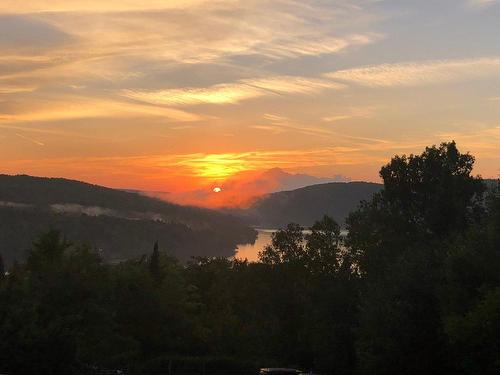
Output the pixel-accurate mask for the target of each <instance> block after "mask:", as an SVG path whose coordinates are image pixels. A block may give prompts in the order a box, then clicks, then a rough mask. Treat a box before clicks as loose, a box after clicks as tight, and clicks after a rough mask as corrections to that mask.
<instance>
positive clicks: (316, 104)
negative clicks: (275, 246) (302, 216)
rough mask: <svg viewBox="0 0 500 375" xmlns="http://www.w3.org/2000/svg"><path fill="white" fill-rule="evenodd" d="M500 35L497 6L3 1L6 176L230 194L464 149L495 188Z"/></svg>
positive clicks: (370, 0)
mask: <svg viewBox="0 0 500 375" xmlns="http://www.w3.org/2000/svg"><path fill="white" fill-rule="evenodd" d="M499 20H500V1H497V0H351V1H347V0H319V1H310V0H275V1H270V0H266V1H263V0H262V1H261V0H245V1H237V0H210V1H209V0H140V1H139V0H107V1H106V0H23V1H19V0H2V1H1V2H0V51H1V54H0V158H1V161H2V164H1V168H0V172H1V173H8V174H20V173H26V174H31V175H38V176H57V177H67V178H73V179H78V180H83V181H87V182H91V183H97V184H101V185H105V186H110V187H117V188H129V189H139V190H148V191H159V192H169V193H172V194H177V193H178V194H185V193H186V192H190V191H212V189H213V188H214V187H221V189H222V191H221V193H224V192H225V189H224V185H225V184H227V185H228V186H229V185H231V186H239V188H241V186H243V185H241V184H239V185H238V184H235V181H237V180H238V179H245V178H246V179H248V178H255V176H256V175H259V173H261V172H263V171H266V170H268V169H271V168H281V169H284V170H285V171H287V172H289V173H303V174H309V175H313V176H318V177H326V178H328V177H333V176H339V175H340V176H345V178H348V179H350V180H366V181H379V176H378V171H379V169H380V167H381V166H382V165H383V164H385V163H387V162H388V161H389V159H390V158H391V157H392V156H393V155H395V154H400V155H401V154H409V153H419V152H421V151H422V150H423V148H424V147H425V146H427V145H433V144H439V143H440V142H443V141H450V140H455V141H456V142H457V144H458V146H459V148H460V150H461V151H463V152H466V151H469V152H471V153H472V154H473V155H475V156H476V159H477V161H476V173H478V174H481V175H482V176H483V177H488V178H497V177H498V176H499V174H500V152H498V150H500V43H498V36H499V35H500V22H499ZM245 186H246V185H245ZM243 190H246V189H243ZM221 193H215V194H221ZM239 193H241V194H247V195H251V194H252V192H250V191H241V192H239ZM217 201H218V202H219V204H220V202H223V199H218V200H217ZM187 203H189V202H187ZM191 203H196V204H203V202H201V203H200V202H191Z"/></svg>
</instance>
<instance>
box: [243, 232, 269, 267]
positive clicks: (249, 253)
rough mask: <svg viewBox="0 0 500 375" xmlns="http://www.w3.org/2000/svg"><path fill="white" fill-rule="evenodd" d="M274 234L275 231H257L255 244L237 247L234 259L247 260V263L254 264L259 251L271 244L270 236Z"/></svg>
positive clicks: (257, 258)
mask: <svg viewBox="0 0 500 375" xmlns="http://www.w3.org/2000/svg"><path fill="white" fill-rule="evenodd" d="M274 232H276V229H257V239H256V240H255V243H254V244H245V245H238V247H237V248H236V254H235V255H234V257H235V258H236V259H240V260H245V259H248V261H249V262H256V261H257V260H259V251H261V250H262V249H263V248H264V246H266V245H269V244H270V243H271V235H272V234H273V233H274Z"/></svg>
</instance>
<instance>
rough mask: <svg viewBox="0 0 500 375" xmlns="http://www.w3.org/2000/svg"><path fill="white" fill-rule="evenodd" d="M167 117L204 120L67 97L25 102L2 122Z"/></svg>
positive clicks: (170, 111)
mask: <svg viewBox="0 0 500 375" xmlns="http://www.w3.org/2000/svg"><path fill="white" fill-rule="evenodd" d="M148 116H154V117H163V118H166V119H170V120H174V121H199V120H201V117H200V116H198V115H196V114H193V113H189V112H185V111H182V110H179V109H173V108H162V107H157V106H150V105H143V104H137V103H128V102H123V101H116V100H110V99H102V98H93V99H90V98H86V97H76V96H74V97H66V98H65V99H62V98H57V97H56V98H45V99H44V100H36V99H31V100H30V101H29V103H25V102H24V101H21V102H19V103H17V105H16V109H15V110H13V111H11V112H7V111H3V112H2V113H0V123H9V124H13V123H23V122H45V121H63V120H75V119H81V118H98V117H115V118H123V117H148Z"/></svg>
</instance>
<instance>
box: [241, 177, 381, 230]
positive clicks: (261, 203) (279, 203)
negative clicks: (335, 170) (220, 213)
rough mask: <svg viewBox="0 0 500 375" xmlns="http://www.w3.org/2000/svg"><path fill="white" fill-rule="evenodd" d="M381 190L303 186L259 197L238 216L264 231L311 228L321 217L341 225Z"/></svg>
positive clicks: (375, 187) (335, 184)
mask: <svg viewBox="0 0 500 375" xmlns="http://www.w3.org/2000/svg"><path fill="white" fill-rule="evenodd" d="M381 189H382V185H381V184H375V183H369V182H348V183H345V182H333V183H327V184H319V185H313V186H307V187H304V188H300V189H295V190H291V191H282V192H277V193H272V194H269V195H267V196H265V197H262V198H261V199H259V200H257V201H256V202H254V203H253V204H252V205H251V206H250V207H249V208H248V209H247V210H242V211H240V215H241V217H244V218H245V219H246V220H247V221H248V222H250V223H252V224H253V225H257V226H260V227H266V228H280V227H284V226H286V225H287V224H288V223H290V222H295V223H298V224H301V225H303V226H311V225H312V224H313V223H314V221H316V220H318V219H320V218H321V217H322V216H323V215H329V216H331V217H333V218H334V219H335V220H336V221H337V222H338V223H339V224H341V225H343V224H344V220H345V218H346V217H347V215H348V214H349V212H351V211H352V210H354V209H355V208H356V207H357V206H358V204H359V203H360V202H361V201H362V200H368V199H370V198H371V197H372V196H373V194H374V193H376V192H378V191H380V190H381Z"/></svg>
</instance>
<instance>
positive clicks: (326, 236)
mask: <svg viewBox="0 0 500 375" xmlns="http://www.w3.org/2000/svg"><path fill="white" fill-rule="evenodd" d="M310 229H311V233H310V234H307V235H306V236H305V240H306V243H307V244H306V248H305V253H306V254H305V256H306V259H307V265H308V268H309V270H310V272H312V273H337V272H338V271H339V270H340V267H341V265H342V264H343V259H342V254H341V250H342V248H341V247H342V243H343V240H342V237H341V235H340V226H339V225H338V224H337V223H336V222H335V220H333V219H332V218H331V217H329V216H326V215H325V216H324V217H323V218H322V219H321V220H320V221H316V222H315V223H314V225H313V226H312V227H311V228H310ZM345 265H347V262H346V263H345Z"/></svg>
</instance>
